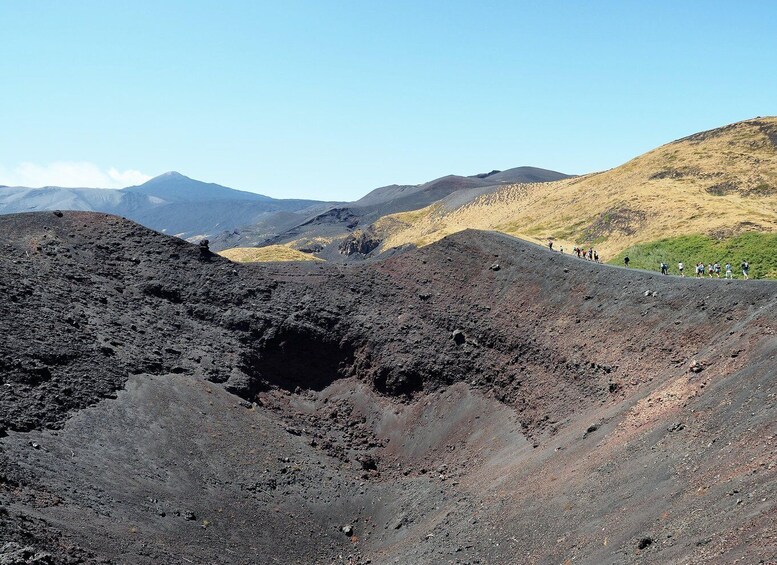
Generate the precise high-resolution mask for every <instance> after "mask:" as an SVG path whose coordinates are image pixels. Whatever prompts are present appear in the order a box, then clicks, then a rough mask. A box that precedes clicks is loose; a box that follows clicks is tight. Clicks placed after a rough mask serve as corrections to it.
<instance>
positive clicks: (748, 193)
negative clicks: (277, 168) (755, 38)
mask: <svg viewBox="0 0 777 565" xmlns="http://www.w3.org/2000/svg"><path fill="white" fill-rule="evenodd" d="M444 202H445V201H440V202H438V203H435V204H432V205H430V206H428V207H426V208H424V209H422V210H418V211H415V212H413V213H404V214H403V213H399V214H395V215H389V216H384V217H383V218H381V219H380V220H379V221H377V222H376V223H375V225H374V226H372V229H373V232H374V233H375V236H376V237H377V238H378V239H381V241H382V244H381V247H380V248H379V249H378V250H377V251H378V252H380V251H381V250H386V249H389V248H391V247H397V246H406V245H426V244H429V243H431V242H433V241H437V240H439V239H440V238H442V237H444V236H445V235H448V234H450V233H454V232H456V231H459V230H461V229H465V228H468V227H472V228H478V229H496V230H498V231H502V232H504V233H508V234H512V235H516V236H520V237H523V238H525V239H527V240H529V241H534V242H538V243H543V242H546V241H547V240H548V239H552V240H554V241H555V242H556V247H559V246H563V247H564V248H565V249H566V250H567V252H570V251H571V250H572V248H573V247H574V246H576V245H577V246H583V247H586V248H588V247H596V248H597V249H598V251H599V253H600V255H601V256H602V257H604V258H605V259H610V258H613V257H615V256H617V255H618V253H620V252H622V251H623V250H625V249H627V248H629V247H630V246H633V245H635V244H639V243H646V242H651V241H656V240H659V239H661V238H666V237H671V236H673V235H677V236H682V235H693V234H709V235H712V236H714V237H731V236H734V235H737V234H739V233H742V232H745V231H762V232H766V233H771V232H774V231H777V118H775V117H766V118H755V119H752V120H744V121H741V122H737V123H734V124H729V125H726V126H722V127H720V128H715V129H712V130H708V131H706V132H699V133H697V134H693V135H690V136H686V137H684V138H681V139H677V140H674V141H671V142H669V143H666V144H664V145H661V146H660V147H657V148H656V149H653V150H651V151H648V152H647V153H645V154H643V155H640V156H638V157H635V158H633V159H631V160H629V161H627V162H626V163H624V164H623V165H620V166H619V167H615V168H613V169H610V170H608V171H603V172H597V173H589V174H586V175H581V176H578V177H574V178H570V179H564V180H560V181H554V182H550V183H547V184H528V185H527V184H521V185H512V184H511V185H506V186H503V187H499V188H498V189H496V190H494V191H490V192H488V193H485V194H477V193H474V194H473V197H472V198H460V199H459V200H457V201H456V202H455V204H450V205H445V203H444ZM693 259H696V260H702V261H705V260H707V259H706V258H704V257H698V258H692V257H688V258H685V261H686V262H690V261H692V260H693ZM655 268H657V266H656V267H655Z"/></svg>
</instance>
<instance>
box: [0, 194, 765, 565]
mask: <svg viewBox="0 0 777 565" xmlns="http://www.w3.org/2000/svg"><path fill="white" fill-rule="evenodd" d="M729 197H730V196H727V198H729ZM0 236H1V237H0V241H2V244H0V296H2V298H0V329H2V332H3V336H4V338H3V340H2V342H0V436H2V437H1V438H0V505H1V506H0V562H2V563H4V564H5V563H11V564H15V563H133V564H134V563H148V564H151V563H216V562H218V563H354V564H356V563H429V564H438V563H589V564H601V563H618V564H621V563H622V564H629V563H677V564H681V563H694V564H698V563H747V564H750V563H776V562H777V533H776V532H777V480H775V479H776V478H777V441H775V436H776V435H777V405H776V404H775V400H777V397H776V395H777V379H776V378H775V368H776V365H777V361H775V360H776V359H777V337H775V331H776V330H777V299H776V298H775V296H777V283H775V282H769V281H721V280H697V279H690V278H686V279H680V278H678V277H662V276H660V275H657V274H652V273H647V272H640V271H629V270H626V269H621V268H615V267H610V266H603V265H598V264H594V263H589V262H585V261H581V260H578V259H576V258H574V257H571V256H569V255H560V254H557V253H551V252H549V251H547V250H546V249H543V248H541V247H539V246H536V245H533V244H531V243H526V242H522V241H520V240H517V239H515V238H512V237H510V236H508V235H504V234H500V233H495V232H482V231H474V230H466V231H462V232H460V233H457V234H455V235H452V236H449V237H447V238H445V239H442V240H440V241H438V242H436V243H435V244H433V245H429V246H427V247H424V248H421V249H418V250H415V251H412V252H409V253H405V254H401V255H397V256H395V257H391V258H388V259H386V260H384V261H376V262H372V263H364V264H359V265H353V266H344V265H331V264H327V263H305V262H296V263H283V264H281V263H271V264H237V263H232V262H230V261H228V260H227V259H225V258H222V257H219V256H217V255H212V254H210V253H208V252H203V251H202V250H201V249H200V248H198V247H197V246H195V245H191V244H188V243H186V242H184V241H181V240H178V239H175V238H171V237H166V236H163V235H160V234H157V233H155V232H152V231H150V230H147V229H145V228H142V227H140V226H138V225H136V224H133V223H131V222H129V221H127V220H124V219H121V218H118V217H115V216H107V215H103V214H97V213H86V212H65V213H57V214H54V213H51V212H46V213H37V214H20V215H12V216H4V217H0Z"/></svg>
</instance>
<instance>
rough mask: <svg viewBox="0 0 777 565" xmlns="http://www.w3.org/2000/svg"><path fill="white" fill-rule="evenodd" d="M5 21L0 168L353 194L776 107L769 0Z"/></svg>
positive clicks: (78, 11) (15, 180) (146, 0)
mask: <svg viewBox="0 0 777 565" xmlns="http://www.w3.org/2000/svg"><path fill="white" fill-rule="evenodd" d="M0 25H1V26H2V30H3V32H2V43H1V45H2V49H1V50H0V78H1V79H2V82H1V83H0V127H2V135H1V136H0V184H23V185H28V186H35V185H38V186H40V185H43V184H61V185H81V186H105V187H108V186H126V185H128V184H133V183H136V182H140V181H142V180H143V179H145V178H147V177H149V176H155V175H157V174H160V173H163V172H165V171H168V170H177V171H180V172H181V173H183V174H186V175H188V176H190V177H193V178H197V179H200V180H205V181H210V182H217V183H219V184H224V185H227V186H231V187H233V188H238V189H242V190H251V191H255V192H261V193H263V194H267V195H269V196H274V197H306V198H317V199H342V200H351V199H355V198H358V197H359V196H361V195H363V194H364V193H366V192H367V191H368V190H370V189H372V188H375V187H378V186H382V185H386V184H393V183H398V184H415V183H419V182H423V181H427V180H431V179H433V178H436V177H439V176H442V175H445V174H448V173H455V174H463V175H470V174H475V173H479V172H485V171H489V170H491V169H506V168H510V167H515V166H521V165H532V166H538V167H544V168H549V169H554V170H558V171H562V172H566V173H585V172H591V171H595V170H602V169H607V168H611V167H614V166H617V165H619V164H621V163H624V162H625V161H627V160H629V159H631V158H632V157H635V156H637V155H639V154H641V153H643V152H645V151H647V150H649V149H652V148H653V147H656V146H658V145H661V144H663V143H665V142H668V141H671V140H673V139H676V138H678V137H682V136H684V135H688V134H691V133H694V132H696V131H700V130H704V129H710V128H713V127H718V126H721V125H724V124H727V123H731V122H734V121H738V120H742V119H747V118H752V117H755V116H757V115H774V114H777V108H776V106H777V2H774V1H771V0H763V1H757V0H750V1H746V2H742V1H733V0H732V1H729V2H716V1H709V0H707V1H691V0H684V1H676V0H672V1H628V0H618V1H610V2H604V1H598V2H597V1H581V0H575V1H557V2H553V1H539V0H538V1H533V2H527V1H524V2H521V1H516V0H513V1H493V2H489V1H477V2H476V1H467V2H463V1H462V2H459V1H455V0H448V1H439V2H438V1H431V0H429V1H424V0H420V1H419V0H412V1H403V0H391V1H377V0H359V1H353V2H330V1H326V0H317V1H310V2H295V1H289V0H281V1H278V2H263V1H260V0H246V1H237V0H235V1H229V0H221V1H216V0H213V1H197V0H185V1H184V0H181V1H165V0H127V1H123V0H111V1H105V0H91V1H85V0H68V1H60V0H49V1H43V0H0Z"/></svg>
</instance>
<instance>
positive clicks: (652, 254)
mask: <svg viewBox="0 0 777 565" xmlns="http://www.w3.org/2000/svg"><path fill="white" fill-rule="evenodd" d="M775 249H777V233H763V232H746V233H742V234H740V235H737V236H734V237H730V238H725V239H716V238H714V237H710V236H708V235H702V234H697V235H685V236H680V237H672V238H668V239H661V240H658V241H651V242H649V243H642V244H638V245H634V246H632V247H629V248H628V249H626V250H625V251H623V252H621V253H620V254H618V255H616V256H615V257H614V258H613V259H612V260H610V261H609V263H611V264H613V265H623V258H624V257H625V256H627V255H628V257H629V265H630V266H631V267H636V268H638V269H647V270H651V271H658V270H659V269H660V266H661V263H662V262H664V263H668V264H669V272H670V273H672V274H677V264H678V263H679V262H683V263H684V264H685V273H686V276H693V274H694V273H693V266H694V265H695V264H696V263H700V262H704V264H705V265H707V264H709V263H720V265H721V266H723V265H725V264H726V263H731V266H732V267H733V271H734V277H735V278H742V271H741V269H740V265H741V264H742V261H745V260H746V261H747V262H748V263H750V278H753V279H776V278H777V253H775Z"/></svg>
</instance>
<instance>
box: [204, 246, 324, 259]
mask: <svg viewBox="0 0 777 565" xmlns="http://www.w3.org/2000/svg"><path fill="white" fill-rule="evenodd" d="M219 255H221V256H222V257H226V258H227V259H229V260H230V261H235V262H236V263H260V262H270V261H321V260H322V259H319V258H318V257H314V256H313V255H311V254H310V253H302V252H301V251H297V250H296V249H292V248H290V247H287V246H285V245H269V246H267V247H233V248H231V249H225V250H223V251H219Z"/></svg>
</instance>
